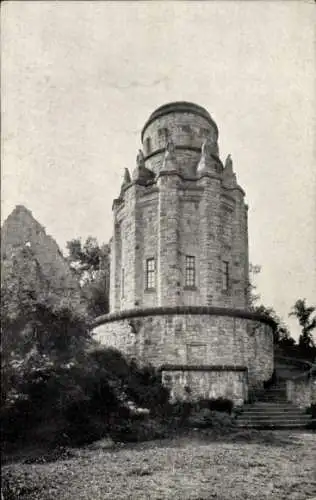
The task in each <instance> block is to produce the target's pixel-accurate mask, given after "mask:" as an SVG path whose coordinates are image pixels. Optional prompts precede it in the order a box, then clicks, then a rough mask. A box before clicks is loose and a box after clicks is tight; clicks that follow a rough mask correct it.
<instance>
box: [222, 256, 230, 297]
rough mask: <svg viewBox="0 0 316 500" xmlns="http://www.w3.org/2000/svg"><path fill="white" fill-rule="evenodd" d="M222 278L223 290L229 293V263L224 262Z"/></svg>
mask: <svg viewBox="0 0 316 500" xmlns="http://www.w3.org/2000/svg"><path fill="white" fill-rule="evenodd" d="M222 275H223V276H222V277H223V290H224V291H226V292H227V290H228V289H229V262H228V261H226V260H223V269H222Z"/></svg>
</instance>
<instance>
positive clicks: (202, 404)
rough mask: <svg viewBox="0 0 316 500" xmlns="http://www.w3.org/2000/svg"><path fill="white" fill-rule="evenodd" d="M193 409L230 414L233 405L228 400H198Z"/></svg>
mask: <svg viewBox="0 0 316 500" xmlns="http://www.w3.org/2000/svg"><path fill="white" fill-rule="evenodd" d="M194 407H195V408H196V409H197V410H199V409H203V408H206V409H209V410H211V411H218V412H226V413H229V414H231V413H232V410H233V407H234V403H233V402H232V401H231V400H230V399H225V398H217V399H215V398H213V399H200V400H199V401H197V402H196V403H195V405H194Z"/></svg>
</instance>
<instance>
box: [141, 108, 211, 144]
mask: <svg viewBox="0 0 316 500" xmlns="http://www.w3.org/2000/svg"><path fill="white" fill-rule="evenodd" d="M169 113H192V114H196V115H199V116H202V117H203V118H205V119H206V120H207V121H208V122H209V123H210V125H212V127H214V128H215V130H216V132H217V133H218V128H217V125H216V123H215V122H214V120H213V119H212V117H211V115H210V114H209V112H208V111H206V109H205V108H202V106H199V105H198V104H194V103H193V102H187V101H175V102H170V103H168V104H164V105H163V106H160V107H159V108H157V109H156V110H155V111H154V112H153V113H152V114H151V115H150V117H149V118H148V120H147V121H146V123H145V125H144V127H143V130H142V133H141V138H142V140H143V136H144V132H145V130H146V128H147V127H148V126H149V125H150V124H151V123H152V122H153V121H155V120H156V119H157V118H160V117H161V116H164V115H167V114H169Z"/></svg>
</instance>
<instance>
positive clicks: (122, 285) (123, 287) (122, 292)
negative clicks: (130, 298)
mask: <svg viewBox="0 0 316 500" xmlns="http://www.w3.org/2000/svg"><path fill="white" fill-rule="evenodd" d="M124 293H125V269H124V268H123V269H122V283H121V295H122V297H124Z"/></svg>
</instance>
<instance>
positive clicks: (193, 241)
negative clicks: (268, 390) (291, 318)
mask: <svg viewBox="0 0 316 500" xmlns="http://www.w3.org/2000/svg"><path fill="white" fill-rule="evenodd" d="M141 139H142V150H139V152H138V155H137V160H136V168H135V169H134V171H133V172H132V175H131V174H130V172H129V170H128V169H125V173H124V177H123V182H122V186H121V191H120V194H119V197H118V198H117V199H115V200H114V202H113V214H114V219H113V238H112V240H111V291H110V313H109V314H108V315H106V316H102V317H99V318H97V320H96V322H95V328H94V334H95V338H96V339H98V340H100V341H101V343H103V344H106V345H109V346H113V347H115V348H117V349H119V350H121V351H122V352H123V353H124V354H125V355H127V356H128V357H130V358H134V359H135V360H136V361H137V362H138V363H141V364H149V363H150V364H152V365H154V366H156V367H159V368H160V369H161V371H162V377H163V381H164V383H165V384H166V385H168V387H170V389H171V395H172V397H173V398H188V397H192V398H194V397H220V396H222V397H227V398H230V399H232V400H233V401H234V402H235V403H236V404H243V402H244V401H245V400H246V399H247V397H248V391H249V390H255V389H260V388H261V387H262V386H263V382H264V381H266V380H268V379H269V378H270V377H271V375H272V372H273V333H272V327H273V325H272V324H271V322H269V320H268V319H267V318H266V317H264V316H261V315H259V314H255V313H252V312H250V309H249V302H248V291H249V277H248V268H249V262H248V227H247V211H248V207H247V205H246V203H245V200H244V198H245V193H244V191H243V189H242V188H241V187H240V186H239V184H238V182H237V179H236V175H235V173H234V169H233V163H232V159H231V157H230V156H228V158H227V159H226V161H225V163H224V164H223V163H222V161H221V159H220V157H219V149H218V128H217V126H216V124H215V122H214V121H213V119H212V118H211V116H210V114H209V113H208V112H207V111H206V110H205V109H204V108H202V107H200V106H198V105H196V104H192V103H187V102H174V103H170V104H167V105H164V106H162V107H160V108H158V109H157V110H156V111H154V113H152V115H151V116H150V117H149V119H148V120H147V122H146V124H145V126H144V128H143V130H142V134H141Z"/></svg>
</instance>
